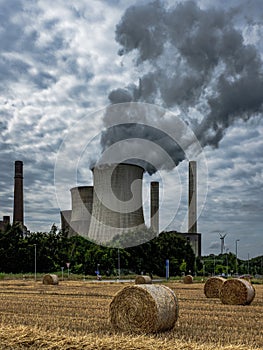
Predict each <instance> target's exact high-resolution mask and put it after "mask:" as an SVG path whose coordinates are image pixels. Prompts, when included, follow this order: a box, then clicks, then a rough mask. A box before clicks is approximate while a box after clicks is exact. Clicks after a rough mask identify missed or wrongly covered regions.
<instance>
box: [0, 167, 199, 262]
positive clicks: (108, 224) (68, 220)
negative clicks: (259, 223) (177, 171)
mask: <svg viewBox="0 0 263 350" xmlns="http://www.w3.org/2000/svg"><path fill="white" fill-rule="evenodd" d="M144 172H145V169H144V168H142V167H141V166H139V165H135V164H128V163H120V164H111V165H109V164H108V165H98V166H96V167H94V168H93V169H92V173H93V186H78V187H74V188H71V190H70V192H71V209H70V210H63V211H61V212H60V216H61V228H62V229H63V230H65V231H66V232H67V233H68V236H69V237H70V236H72V235H77V234H80V235H82V236H84V237H85V236H86V237H87V238H88V239H91V240H94V241H95V242H97V243H101V244H104V243H107V242H110V241H111V240H112V239H113V238H114V236H116V235H118V234H119V235H120V234H123V233H125V232H130V231H139V230H141V231H143V230H145V229H146V228H147V227H146V224H145V219H144V212H143V203H142V184H143V174H144ZM149 190H150V229H151V230H152V232H153V233H154V235H155V236H158V235H159V233H160V232H159V182H157V181H153V182H151V183H150V189H149ZM13 203H14V205H13V224H18V225H21V228H22V229H23V230H26V227H25V226H24V199H23V162H22V161H20V160H17V161H15V171H14V202H13ZM10 223H11V221H10V216H3V220H0V230H4V229H5V228H6V227H7V226H8V225H9V224H10ZM174 232H175V233H176V234H180V235H182V236H183V237H185V239H186V240H187V241H188V242H189V244H190V245H191V247H192V249H193V251H194V254H195V256H201V234H200V233H198V231H197V170H196V162H195V161H190V162H189V190H188V232H183V233H179V232H176V231H174Z"/></svg>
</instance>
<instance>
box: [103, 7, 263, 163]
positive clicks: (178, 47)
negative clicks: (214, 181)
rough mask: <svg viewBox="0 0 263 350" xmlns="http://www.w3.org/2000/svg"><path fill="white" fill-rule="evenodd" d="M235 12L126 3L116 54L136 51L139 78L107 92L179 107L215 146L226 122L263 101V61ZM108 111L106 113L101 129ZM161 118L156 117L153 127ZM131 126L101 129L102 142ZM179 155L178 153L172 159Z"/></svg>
mask: <svg viewBox="0 0 263 350" xmlns="http://www.w3.org/2000/svg"><path fill="white" fill-rule="evenodd" d="M236 14H238V9H235V10H233V9H232V10H231V11H225V10H223V9H215V8H209V9H201V8H200V7H199V6H198V5H197V3H196V2H194V1H185V2H182V3H179V4H177V5H175V6H174V7H168V6H166V5H165V3H164V2H162V1H158V0H157V1H154V2H152V3H148V4H143V5H135V6H131V7H130V8H128V9H127V10H126V11H125V13H124V15H123V17H122V18H121V20H120V22H119V23H118V25H117V26H116V41H117V42H118V43H119V44H120V46H121V48H120V50H119V55H121V56H126V55H129V54H130V53H135V54H136V69H137V70H138V72H141V73H140V78H139V84H137V85H136V83H134V82H131V83H130V84H129V85H128V86H126V87H123V88H117V89H115V90H113V91H111V92H110V93H109V100H110V102H111V103H112V104H117V103H122V102H124V103H127V102H146V103H157V104H159V105H162V106H163V107H165V108H170V109H174V108H176V109H177V110H179V111H180V112H181V116H182V117H183V118H184V120H185V121H187V123H188V124H189V125H190V126H191V128H192V130H193V131H194V133H195V135H196V136H197V138H198V140H199V142H200V144H201V145H202V146H207V145H210V146H212V147H218V145H219V142H220V140H221V139H222V138H223V137H224V134H225V130H226V129H227V128H228V127H229V126H231V125H232V124H233V123H234V122H235V121H236V120H237V119H243V120H247V119H248V118H250V117H252V116H255V115H256V114H257V113H259V112H261V111H262V105H263V94H262V91H263V74H262V68H263V65H262V60H261V58H260V54H259V52H258V51H257V49H256V47H255V46H253V45H249V44H247V43H246V42H245V40H244V37H243V35H242V30H241V28H240V29H239V28H238V27H236V26H235V24H234V19H235V15H236ZM111 118H112V116H111V115H108V114H106V115H105V118H104V122H105V127H106V128H108V125H109V123H108V119H111ZM140 120H141V116H140V115H138V116H137V117H134V116H133V119H132V121H133V122H134V123H136V122H140ZM115 121H116V122H118V124H121V123H122V124H125V123H127V122H131V119H130V116H129V115H127V114H123V115H121V114H120V115H119V120H116V118H115ZM162 122H163V121H162V120H157V119H156V120H155V127H156V129H159V125H162V126H163V124H162ZM136 133H138V128H137V129H135V128H134V127H131V126H127V125H126V127H124V126H123V127H121V128H120V127H118V129H116V130H112V129H106V131H105V133H104V135H103V137H102V139H101V144H102V149H103V150H104V149H105V148H107V147H108V146H109V145H111V144H113V143H114V142H117V141H119V140H121V139H123V138H125V137H126V138H127V137H133V136H134V135H135V134H136ZM139 133H140V135H141V137H142V138H145V139H148V138H149V137H150V139H151V140H152V141H155V140H158V139H159V138H160V137H161V136H160V135H159V134H158V132H155V133H153V134H151V136H149V134H150V133H149V130H146V128H142V130H140V132H139ZM166 142H167V145H166ZM162 146H163V147H165V148H166V147H167V149H170V148H171V145H170V140H169V138H163V139H162ZM175 147H176V146H175ZM176 153H177V152H176ZM182 158H183V155H182V153H181V152H179V157H178V161H175V165H177V164H178V162H179V161H181V160H182Z"/></svg>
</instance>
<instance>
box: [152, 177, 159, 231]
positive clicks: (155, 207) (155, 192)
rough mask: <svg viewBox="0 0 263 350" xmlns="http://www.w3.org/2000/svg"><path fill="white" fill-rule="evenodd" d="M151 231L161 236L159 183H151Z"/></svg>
mask: <svg viewBox="0 0 263 350" xmlns="http://www.w3.org/2000/svg"><path fill="white" fill-rule="evenodd" d="M151 229H152V230H153V232H156V235H158V234H159V182H157V181H152V182H151Z"/></svg>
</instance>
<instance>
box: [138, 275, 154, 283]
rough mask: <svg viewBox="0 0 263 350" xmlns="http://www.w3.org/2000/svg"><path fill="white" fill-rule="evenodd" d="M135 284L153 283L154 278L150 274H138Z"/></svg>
mask: <svg viewBox="0 0 263 350" xmlns="http://www.w3.org/2000/svg"><path fill="white" fill-rule="evenodd" d="M135 284H152V279H151V277H150V276H142V275H139V276H136V278H135Z"/></svg>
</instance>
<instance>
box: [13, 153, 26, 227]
mask: <svg viewBox="0 0 263 350" xmlns="http://www.w3.org/2000/svg"><path fill="white" fill-rule="evenodd" d="M14 179H15V183H14V211H13V223H16V222H18V223H20V224H21V225H22V226H23V225H24V199H23V162H22V161H21V160H16V161H15V178H14Z"/></svg>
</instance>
